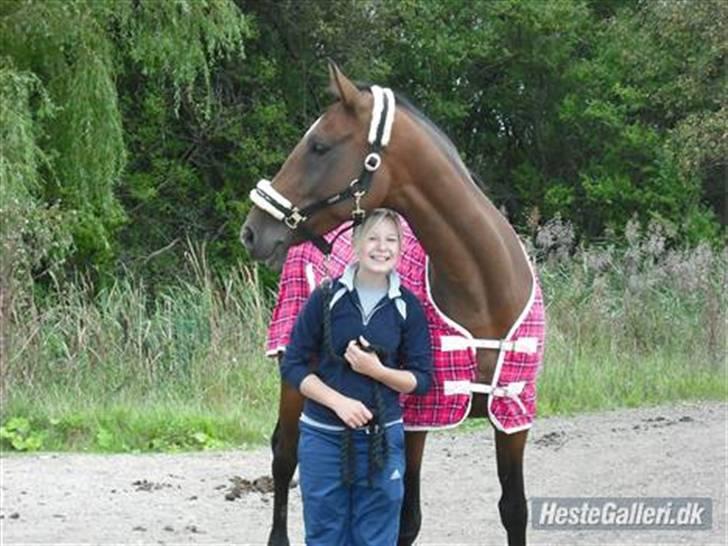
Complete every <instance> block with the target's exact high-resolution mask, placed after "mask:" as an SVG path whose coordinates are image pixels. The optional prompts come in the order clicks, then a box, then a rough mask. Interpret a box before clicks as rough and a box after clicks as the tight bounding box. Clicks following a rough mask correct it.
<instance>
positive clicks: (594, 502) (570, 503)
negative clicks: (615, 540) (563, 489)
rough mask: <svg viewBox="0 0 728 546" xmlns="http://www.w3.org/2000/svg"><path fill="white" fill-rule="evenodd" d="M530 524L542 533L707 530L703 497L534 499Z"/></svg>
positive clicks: (708, 505)
mask: <svg viewBox="0 0 728 546" xmlns="http://www.w3.org/2000/svg"><path fill="white" fill-rule="evenodd" d="M531 524H532V526H533V528H534V529H542V530H553V531H557V530H564V529H569V530H589V529H593V530H604V529H611V530H619V529H630V530H635V529H649V530H652V531H654V530H670V529H674V530H678V529H679V530H683V531H684V530H686V529H691V530H692V529H695V530H702V529H710V528H711V526H712V524H713V501H712V499H710V498H707V497H581V498H578V497H535V498H533V499H531Z"/></svg>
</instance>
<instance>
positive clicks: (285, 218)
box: [250, 85, 396, 255]
mask: <svg viewBox="0 0 728 546" xmlns="http://www.w3.org/2000/svg"><path fill="white" fill-rule="evenodd" d="M371 92H372V96H373V97H374V106H373V108H372V121H371V124H370V125H369V134H368V136H367V140H368V142H369V145H370V148H369V153H368V154H367V156H366V157H365V158H364V165H363V167H362V171H361V174H360V175H359V177H358V178H355V179H354V180H352V181H351V183H350V184H349V186H348V187H347V188H346V189H345V190H344V191H342V192H339V193H335V194H333V195H330V196H329V197H326V198H325V199H322V200H320V201H317V202H315V203H313V204H311V205H308V206H307V207H303V208H298V207H297V206H295V205H293V203H291V202H290V201H289V200H288V199H287V198H286V197H285V196H284V195H283V194H281V193H280V192H278V191H277V190H276V189H275V188H274V187H273V185H272V184H271V182H270V181H269V180H265V179H262V180H260V181H259V182H258V183H257V184H256V186H255V188H254V189H253V190H251V191H250V199H251V201H253V203H254V204H255V205H256V206H257V207H259V208H260V209H262V210H264V211H265V212H267V213H268V214H270V215H271V216H273V218H275V219H276V220H278V221H280V222H283V223H284V224H286V226H288V228H289V229H291V230H293V231H295V230H300V231H301V232H302V233H303V235H304V237H305V238H306V239H309V240H310V241H311V242H312V243H313V244H314V245H316V248H318V249H319V250H320V251H321V252H323V253H324V254H326V255H329V254H330V253H331V248H332V246H333V243H329V242H328V241H327V240H326V239H324V238H323V237H322V236H321V235H317V234H315V233H313V232H312V231H311V230H309V229H308V228H307V227H306V226H305V225H304V223H305V222H306V220H308V219H309V218H310V217H311V216H313V215H314V214H315V213H317V212H318V211H320V210H322V209H325V208H328V207H333V206H334V205H337V204H338V203H341V202H342V201H345V200H347V199H353V200H354V208H353V209H352V211H351V218H352V220H353V224H352V225H354V226H355V225H358V224H360V223H361V222H363V221H364V218H365V217H366V211H365V210H364V209H363V208H361V200H362V198H363V197H364V196H365V195H366V194H367V192H368V191H369V187H370V186H371V183H372V178H373V177H374V173H375V172H376V171H377V169H379V167H380V165H381V164H382V156H381V155H380V152H381V151H382V149H384V148H385V147H386V146H387V144H389V139H390V137H391V135H392V124H393V123H394V111H395V106H396V105H395V100H394V93H392V91H391V90H390V89H387V88H382V87H379V86H377V85H373V86H372V87H371ZM341 233H343V231H342V232H339V234H341ZM337 236H338V234H337Z"/></svg>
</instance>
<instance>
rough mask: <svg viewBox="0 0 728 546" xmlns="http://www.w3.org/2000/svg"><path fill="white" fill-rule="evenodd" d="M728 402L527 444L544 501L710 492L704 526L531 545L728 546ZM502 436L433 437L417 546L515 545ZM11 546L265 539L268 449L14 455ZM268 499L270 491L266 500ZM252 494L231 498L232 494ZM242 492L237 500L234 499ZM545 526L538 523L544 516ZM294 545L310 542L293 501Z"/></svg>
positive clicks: (541, 426) (6, 519) (3, 512)
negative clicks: (507, 520) (500, 458)
mask: <svg viewBox="0 0 728 546" xmlns="http://www.w3.org/2000/svg"><path fill="white" fill-rule="evenodd" d="M727 416H728V405H726V404H724V403H718V402H706V403H702V402H701V403H685V404H679V405H673V406H662V407H656V408H641V409H632V410H620V411H613V412H606V413H599V414H588V415H581V416H578V417H569V418H551V419H540V420H538V421H537V423H536V425H535V426H534V428H533V429H532V431H531V433H530V439H529V443H528V447H527V448H526V488H527V495H528V496H529V498H533V497H609V496H615V497H709V498H711V499H712V504H713V515H712V528H711V529H709V530H703V531H694V530H693V531H690V530H666V531H654V530H653V531H635V530H621V531H616V530H611V531H595V530H589V531H585V530H569V531H553V530H551V531H548V530H538V529H533V528H532V527H531V524H529V543H530V544H543V545H549V546H550V545H555V544H558V545H565V544H600V545H601V544H628V545H632V544H633V545H640V546H641V545H646V544H675V543H682V544H691V545H697V544H716V545H725V544H728V540H727V536H726V529H727V525H726V520H727V512H726V468H727V459H728V442H727V436H726V422H727ZM494 452H495V450H494V441H493V434H492V432H491V431H490V430H489V429H486V428H480V429H478V430H477V431H467V432H466V431H457V432H454V431H444V432H438V433H433V434H431V435H430V437H429V438H428V444H427V449H426V452H425V463H424V468H423V482H424V483H423V512H424V521H423V527H422V532H421V534H420V537H419V540H418V544H419V545H421V546H425V545H429V546H434V545H458V544H459V545H466V544H467V545H474V544H478V545H483V544H486V545H488V544H498V545H502V544H505V543H506V540H505V533H504V531H503V529H502V528H501V525H500V521H499V519H498V512H497V507H496V503H497V501H498V498H499V495H500V490H499V487H498V481H497V478H496V467H495V457H494ZM0 463H2V472H1V473H0V477H1V478H2V484H1V485H0V493H1V496H0V537H1V538H2V544H5V545H11V544H12V545H20V544H61V543H65V544H99V545H100V544H104V545H105V544H246V545H258V544H265V541H266V537H267V534H268V527H269V522H270V519H271V510H272V494H270V493H269V492H266V491H268V489H269V485H270V484H269V478H267V476H268V475H269V472H270V471H269V468H270V455H269V451H268V450H267V449H264V448H261V449H257V450H253V451H227V452H215V453H195V454H181V455H82V454H73V455H68V454H52V453H48V454H37V455H30V456H25V455H22V456H19V455H12V456H10V455H5V456H3V457H2V458H0ZM261 491H263V492H261ZM234 492H239V493H242V494H240V495H239V496H238V498H236V499H234V500H226V498H225V497H226V495H230V493H234ZM233 496H234V495H233ZM532 518H533V514H532ZM289 520H290V536H291V540H292V542H294V543H297V544H300V543H302V536H303V535H302V522H301V499H300V494H299V490H298V488H296V489H294V490H293V491H292V492H291V503H290V516H289Z"/></svg>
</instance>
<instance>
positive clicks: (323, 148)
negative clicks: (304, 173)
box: [311, 140, 331, 155]
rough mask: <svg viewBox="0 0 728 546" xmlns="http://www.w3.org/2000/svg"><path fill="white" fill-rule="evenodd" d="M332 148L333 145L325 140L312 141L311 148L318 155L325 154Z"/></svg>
mask: <svg viewBox="0 0 728 546" xmlns="http://www.w3.org/2000/svg"><path fill="white" fill-rule="evenodd" d="M330 149H331V146H329V145H327V144H324V143H323V142H319V141H317V140H313V141H311V150H312V151H313V153H315V154H316V155H324V154H325V153H326V152H328V151H329V150H330Z"/></svg>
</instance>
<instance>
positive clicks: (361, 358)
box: [344, 339, 384, 379]
mask: <svg viewBox="0 0 728 546" xmlns="http://www.w3.org/2000/svg"><path fill="white" fill-rule="evenodd" d="M344 358H346V360H347V361H348V362H349V364H351V369H352V370H354V371H355V372H357V373H360V374H362V375H367V376H369V377H371V378H372V379H377V378H378V377H379V375H380V374H381V372H382V371H383V369H384V364H382V362H381V361H380V360H379V357H378V356H377V354H376V353H373V352H367V351H363V350H362V349H361V348H360V347H359V345H358V343H357V341H356V340H354V339H352V340H351V341H350V342H349V344H348V345H347V346H346V352H345V353H344Z"/></svg>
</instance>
